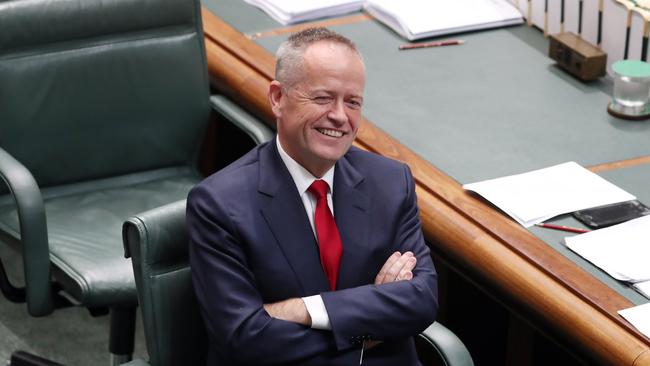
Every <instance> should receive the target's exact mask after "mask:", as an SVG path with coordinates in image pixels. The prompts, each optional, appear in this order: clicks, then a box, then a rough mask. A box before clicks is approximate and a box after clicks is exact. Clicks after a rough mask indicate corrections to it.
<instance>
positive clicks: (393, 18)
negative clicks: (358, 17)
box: [365, 0, 523, 40]
mask: <svg viewBox="0 0 650 366" xmlns="http://www.w3.org/2000/svg"><path fill="white" fill-rule="evenodd" d="M365 8H366V11H368V13H370V14H371V15H373V16H374V17H375V18H377V19H378V20H380V21H382V22H384V23H385V24H386V25H388V26H389V27H391V28H393V29H394V30H395V31H396V32H397V33H399V34H401V35H402V36H403V37H405V38H407V39H409V40H415V39H420V38H425V37H434V36H440V35H444V34H451V33H458V32H465V31H470V30H478V29H487V28H495V27H501V26H507V25H513V24H521V23H522V22H523V18H522V16H521V13H520V12H519V10H518V9H517V8H516V7H515V6H514V5H513V4H511V3H510V2H508V1H507V0H429V1H422V0H399V1H396V0H369V1H367V2H366V5H365Z"/></svg>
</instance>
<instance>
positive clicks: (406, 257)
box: [375, 252, 417, 285]
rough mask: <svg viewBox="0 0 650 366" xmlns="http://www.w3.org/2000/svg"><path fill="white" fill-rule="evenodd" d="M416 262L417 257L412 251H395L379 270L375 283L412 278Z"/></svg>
mask: <svg viewBox="0 0 650 366" xmlns="http://www.w3.org/2000/svg"><path fill="white" fill-rule="evenodd" d="M416 263H417V259H416V258H415V256H414V255H413V253H412V252H406V253H404V254H401V253H400V252H395V253H393V254H392V255H391V256H390V257H388V259H387V260H386V262H385V263H384V265H383V266H382V267H381V269H380V270H379V273H378V274H377V276H376V277H375V284H376V285H378V284H382V283H389V282H395V281H403V280H410V279H412V278H413V272H412V271H413V268H415V265H416Z"/></svg>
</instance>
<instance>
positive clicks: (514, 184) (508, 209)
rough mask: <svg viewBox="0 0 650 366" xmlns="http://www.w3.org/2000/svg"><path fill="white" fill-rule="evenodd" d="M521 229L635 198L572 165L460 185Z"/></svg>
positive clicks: (578, 166) (571, 163)
mask: <svg viewBox="0 0 650 366" xmlns="http://www.w3.org/2000/svg"><path fill="white" fill-rule="evenodd" d="M463 188H465V189H466V190H470V191H474V192H476V193H478V194H480V195H481V196H483V197H484V198H485V199H487V200H488V201H490V202H492V203H493V204H494V205H495V206H497V207H499V208H500V209H501V210H503V211H504V212H505V213H507V214H508V215H509V216H511V217H512V218H513V219H515V220H516V221H517V222H518V223H520V224H521V225H523V226H524V227H530V226H533V225H535V224H537V223H540V222H543V221H546V220H548V219H550V218H551V217H554V216H557V215H561V214H565V213H569V212H573V211H577V210H582V209H586V208H591V207H597V206H602V205H606V204H610V203H618V202H623V201H629V200H633V199H636V197H634V196H633V195H632V194H630V193H628V192H626V191H624V190H623V189H621V188H619V187H617V186H616V185H614V184H612V183H610V182H608V181H606V180H605V179H603V178H602V177H600V176H598V175H597V174H595V173H592V172H591V171H589V170H587V169H585V168H583V167H582V166H580V165H578V164H577V163H575V162H568V163H563V164H559V165H555V166H552V167H549V168H544V169H539V170H534V171H531V172H528V173H523V174H517V175H511V176H507V177H502V178H496V179H490V180H486V181H482V182H477V183H471V184H465V185H463Z"/></svg>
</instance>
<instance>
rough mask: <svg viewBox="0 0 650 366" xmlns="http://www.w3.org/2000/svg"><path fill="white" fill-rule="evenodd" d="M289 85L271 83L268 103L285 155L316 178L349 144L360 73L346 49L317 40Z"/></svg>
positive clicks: (356, 113)
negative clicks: (293, 81)
mask: <svg viewBox="0 0 650 366" xmlns="http://www.w3.org/2000/svg"><path fill="white" fill-rule="evenodd" d="M301 74H302V75H297V80H298V81H297V82H296V83H295V84H294V85H293V86H290V87H289V86H286V85H281V84H280V83H279V82H277V81H274V82H273V83H272V84H271V87H270V89H269V99H270V101H271V106H272V109H273V113H274V114H275V116H276V118H277V122H278V123H277V129H278V136H279V139H280V143H281V144H282V147H283V148H284V149H285V151H286V152H287V153H288V154H289V155H290V156H291V157H292V158H293V159H294V160H296V161H297V162H298V163H300V165H302V166H303V167H305V168H306V169H307V170H309V171H310V172H311V173H312V174H313V175H315V176H317V177H320V176H321V175H322V174H324V173H325V172H326V171H327V170H328V169H329V168H331V167H332V166H333V165H334V164H335V163H336V161H337V160H338V159H340V158H341V157H342V156H343V155H344V154H345V153H346V152H347V151H348V149H349V148H350V146H351V145H352V141H353V140H354V138H355V136H356V134H357V130H358V129H359V122H360V120H361V106H362V104H363V90H364V86H365V69H364V65H363V62H362V61H361V59H360V58H359V56H358V55H357V54H356V53H355V52H354V51H352V50H350V49H349V48H347V47H346V46H343V45H340V44H336V43H331V42H325V41H324V42H318V43H315V44H313V45H311V46H309V47H308V48H307V50H306V51H305V54H304V59H303V67H302V73H301Z"/></svg>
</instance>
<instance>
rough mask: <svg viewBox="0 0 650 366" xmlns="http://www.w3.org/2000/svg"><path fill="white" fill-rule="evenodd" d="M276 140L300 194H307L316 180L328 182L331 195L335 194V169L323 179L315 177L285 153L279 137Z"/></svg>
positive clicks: (329, 171) (328, 172) (281, 156)
mask: <svg viewBox="0 0 650 366" xmlns="http://www.w3.org/2000/svg"><path fill="white" fill-rule="evenodd" d="M275 139H276V146H277V147H278V152H279V153H280V158H281V159H282V162H283V163H284V165H285V166H286V167H287V169H288V170H289V174H291V178H292V179H293V181H294V183H295V184H296V188H298V193H300V194H303V193H305V192H306V191H307V189H308V188H309V186H310V185H311V184H312V183H313V182H314V180H316V179H322V180H324V181H325V182H327V185H329V187H330V194H332V195H333V194H334V167H331V168H330V169H329V170H328V171H327V172H325V174H323V177H322V178H317V177H314V175H313V174H311V173H310V172H309V171H308V170H307V169H305V168H303V166H302V165H300V164H299V163H298V162H297V161H295V160H293V158H292V157H291V156H289V154H287V152H286V151H284V149H283V148H282V145H281V144H280V139H279V138H278V137H277V136H276V138H275Z"/></svg>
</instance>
